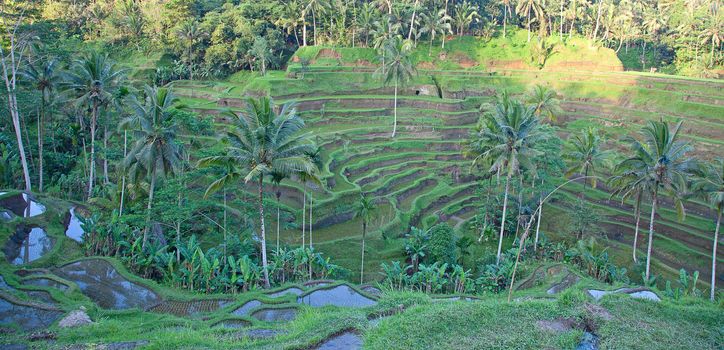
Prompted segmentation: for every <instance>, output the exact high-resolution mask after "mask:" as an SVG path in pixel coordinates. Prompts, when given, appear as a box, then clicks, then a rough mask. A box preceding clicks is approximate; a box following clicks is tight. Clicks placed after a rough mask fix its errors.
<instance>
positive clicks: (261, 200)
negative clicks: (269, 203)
mask: <svg viewBox="0 0 724 350" xmlns="http://www.w3.org/2000/svg"><path fill="white" fill-rule="evenodd" d="M259 222H260V224H261V264H262V268H263V269H264V288H270V287H271V284H270V283H269V268H268V266H267V259H266V229H265V227H264V176H259Z"/></svg>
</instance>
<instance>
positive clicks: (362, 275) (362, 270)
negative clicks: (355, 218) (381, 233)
mask: <svg viewBox="0 0 724 350" xmlns="http://www.w3.org/2000/svg"><path fill="white" fill-rule="evenodd" d="M366 236H367V221H362V263H361V264H360V266H361V267H360V271H359V284H363V283H364V279H365V237H366Z"/></svg>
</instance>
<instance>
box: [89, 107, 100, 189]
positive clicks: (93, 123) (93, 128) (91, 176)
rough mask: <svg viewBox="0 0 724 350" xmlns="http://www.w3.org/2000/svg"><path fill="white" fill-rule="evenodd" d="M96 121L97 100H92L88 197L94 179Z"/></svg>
mask: <svg viewBox="0 0 724 350" xmlns="http://www.w3.org/2000/svg"><path fill="white" fill-rule="evenodd" d="M97 122H98V101H93V115H92V116H91V125H90V128H91V130H90V134H91V151H90V174H89V175H88V198H91V196H93V181H94V180H95V175H96V174H95V171H96V123H97Z"/></svg>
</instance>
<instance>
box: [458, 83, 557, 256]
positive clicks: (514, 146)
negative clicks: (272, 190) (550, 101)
mask: <svg viewBox="0 0 724 350" xmlns="http://www.w3.org/2000/svg"><path fill="white" fill-rule="evenodd" d="M481 122H482V123H483V126H482V127H481V128H480V131H479V132H477V133H476V134H475V135H473V140H472V142H471V147H472V150H473V152H474V153H477V154H478V156H477V157H476V158H475V159H474V160H473V164H476V163H477V162H479V161H482V160H484V161H487V162H490V164H491V167H490V170H489V172H490V173H496V174H501V173H503V174H505V176H506V179H505V195H504V197H503V217H502V218H501V221H500V237H499V240H498V253H497V257H496V263H498V264H499V263H500V255H501V252H502V247H503V234H504V233H505V219H506V217H505V216H506V212H507V208H508V193H509V190H510V179H511V178H512V177H513V175H514V174H519V173H520V172H521V170H523V169H530V170H532V171H533V173H535V164H534V163H533V161H532V158H533V157H535V156H537V155H539V154H540V152H538V151H536V150H535V149H534V148H533V147H534V146H535V144H536V143H537V142H539V141H541V140H542V139H544V138H545V137H547V136H546V134H545V133H543V132H542V131H541V128H540V121H539V119H538V118H537V117H536V116H535V107H533V106H526V105H524V104H523V103H521V102H520V101H517V100H511V99H508V98H506V97H505V96H504V97H503V98H502V99H499V101H498V103H496V105H495V110H494V111H493V112H492V113H491V114H486V115H485V117H484V119H483V120H482V121H481Z"/></svg>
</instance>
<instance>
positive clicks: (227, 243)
mask: <svg viewBox="0 0 724 350" xmlns="http://www.w3.org/2000/svg"><path fill="white" fill-rule="evenodd" d="M226 200H227V199H226V186H224V265H226V254H227V250H226V247H227V246H228V245H229V241H228V238H227V233H228V231H227V229H226V227H227V226H226V216H227V215H226V207H227V204H226Z"/></svg>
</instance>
